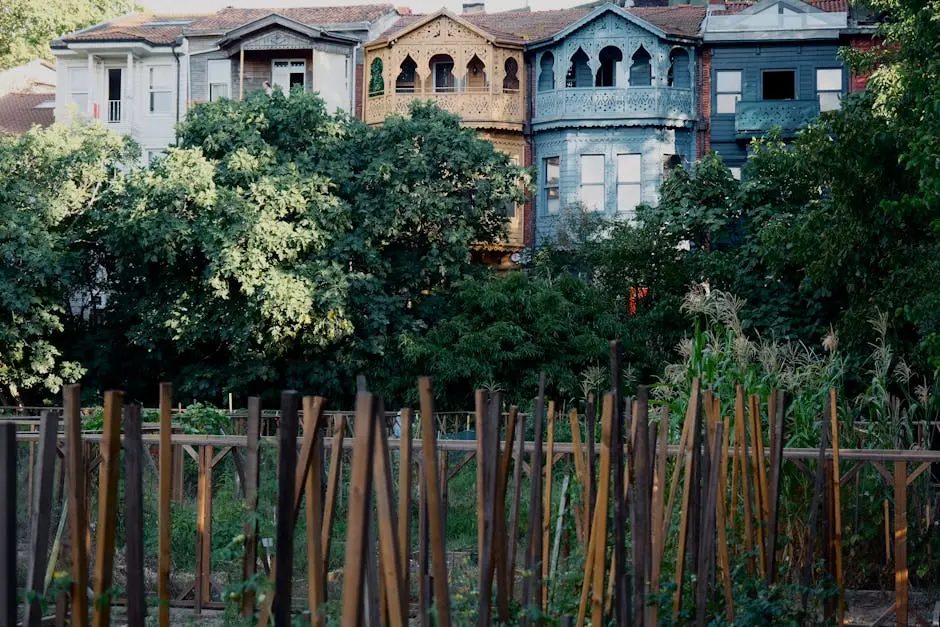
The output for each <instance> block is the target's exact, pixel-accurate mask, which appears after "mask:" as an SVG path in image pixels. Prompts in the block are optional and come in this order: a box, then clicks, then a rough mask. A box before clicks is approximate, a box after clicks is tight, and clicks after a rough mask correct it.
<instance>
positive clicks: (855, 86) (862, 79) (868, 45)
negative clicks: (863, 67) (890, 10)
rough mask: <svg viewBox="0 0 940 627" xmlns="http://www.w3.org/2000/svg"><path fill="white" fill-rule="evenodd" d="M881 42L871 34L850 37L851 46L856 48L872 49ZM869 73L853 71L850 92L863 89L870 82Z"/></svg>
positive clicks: (850, 79) (850, 76) (850, 77)
mask: <svg viewBox="0 0 940 627" xmlns="http://www.w3.org/2000/svg"><path fill="white" fill-rule="evenodd" d="M880 43H881V42H880V41H877V40H876V39H875V38H874V37H871V36H870V35H856V36H854V37H851V38H849V47H850V48H852V49H854V50H871V49H872V48H874V47H875V46H877V45H879V44H880ZM869 76H870V75H869V74H856V73H855V72H852V73H851V74H850V75H849V93H855V92H858V91H863V90H864V89H865V85H867V84H868V78H869Z"/></svg>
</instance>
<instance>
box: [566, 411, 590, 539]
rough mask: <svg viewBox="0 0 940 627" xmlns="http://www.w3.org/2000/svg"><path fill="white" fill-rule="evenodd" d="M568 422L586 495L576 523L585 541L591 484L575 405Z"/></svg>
mask: <svg viewBox="0 0 940 627" xmlns="http://www.w3.org/2000/svg"><path fill="white" fill-rule="evenodd" d="M568 422H569V423H571V443H572V445H573V450H574V453H573V455H572V457H574V471H575V475H576V476H577V478H578V482H579V483H580V484H581V494H583V495H584V497H585V501H584V507H582V508H581V512H580V513H576V514H575V523H576V527H577V533H578V542H581V543H583V542H584V534H585V533H587V529H588V527H589V526H590V522H589V521H588V520H587V512H588V509H589V508H588V504H587V497H588V491H589V490H590V485H589V483H590V482H589V481H588V477H587V470H586V469H585V466H584V447H583V444H582V442H581V424H580V423H579V421H578V410H577V409H575V408H574V407H572V408H571V411H570V412H568Z"/></svg>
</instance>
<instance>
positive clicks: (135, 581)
mask: <svg viewBox="0 0 940 627" xmlns="http://www.w3.org/2000/svg"><path fill="white" fill-rule="evenodd" d="M143 455H144V444H143V441H142V440H141V430H140V405H137V404H134V405H128V406H127V410H126V411H125V416H124V512H125V519H124V522H125V524H124V536H125V542H126V549H125V553H124V554H125V559H126V560H127V586H126V587H127V623H128V624H129V625H143V624H144V623H145V622H146V619H147V599H146V596H145V594H144V492H143V490H144V487H143V476H142V461H143V459H142V458H143Z"/></svg>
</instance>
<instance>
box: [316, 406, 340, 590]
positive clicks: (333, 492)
mask: <svg viewBox="0 0 940 627" xmlns="http://www.w3.org/2000/svg"><path fill="white" fill-rule="evenodd" d="M345 435H346V417H345V416H342V415H340V416H337V417H336V419H335V422H334V424H333V445H332V446H331V447H330V470H329V473H328V474H327V480H326V502H325V504H324V506H323V530H322V533H321V535H320V544H321V545H322V546H323V581H324V585H325V582H326V580H327V575H328V574H329V565H330V546H331V542H332V538H333V521H334V520H335V519H336V504H337V502H338V501H339V492H340V489H341V487H340V473H341V471H342V469H343V440H344V439H345ZM323 599H324V601H325V600H326V594H325V593H324V596H323Z"/></svg>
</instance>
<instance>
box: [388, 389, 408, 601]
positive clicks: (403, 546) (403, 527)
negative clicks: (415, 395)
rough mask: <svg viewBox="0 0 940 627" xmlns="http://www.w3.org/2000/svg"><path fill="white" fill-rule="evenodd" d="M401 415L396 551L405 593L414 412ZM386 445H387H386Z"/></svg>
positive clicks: (406, 586) (406, 409)
mask: <svg viewBox="0 0 940 627" xmlns="http://www.w3.org/2000/svg"><path fill="white" fill-rule="evenodd" d="M400 415H401V443H402V445H401V449H400V451H401V452H400V454H399V457H398V549H399V550H400V551H401V564H402V567H403V572H402V578H403V579H402V585H403V586H404V589H405V591H406V593H408V591H409V590H410V588H409V587H408V575H409V572H410V570H411V569H410V568H409V562H410V560H411V470H412V469H411V467H412V465H413V464H414V462H413V460H412V458H411V424H412V422H414V412H412V411H411V409H409V408H407V407H405V408H403V409H402V410H401V412H400ZM386 444H387V443H386Z"/></svg>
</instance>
